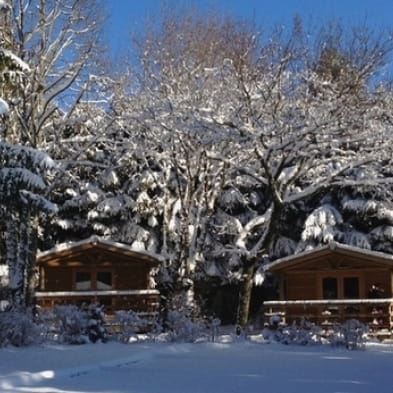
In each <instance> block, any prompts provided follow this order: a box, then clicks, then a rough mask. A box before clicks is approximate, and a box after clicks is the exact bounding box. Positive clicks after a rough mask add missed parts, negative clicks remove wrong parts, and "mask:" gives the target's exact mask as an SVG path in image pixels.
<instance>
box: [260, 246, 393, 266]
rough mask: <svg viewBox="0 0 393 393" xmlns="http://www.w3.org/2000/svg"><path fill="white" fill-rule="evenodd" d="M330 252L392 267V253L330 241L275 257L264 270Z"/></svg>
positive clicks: (312, 258) (307, 259)
mask: <svg viewBox="0 0 393 393" xmlns="http://www.w3.org/2000/svg"><path fill="white" fill-rule="evenodd" d="M332 254H336V255H341V256H347V257H352V258H353V257H355V258H358V259H361V260H362V261H363V262H367V263H373V264H378V265H383V266H390V267H393V255H391V254H386V253H383V252H379V251H372V250H366V249H363V248H359V247H354V246H349V245H346V244H340V243H336V242H331V243H329V244H328V245H326V246H321V247H317V248H314V249H312V250H307V251H303V252H301V253H299V254H295V255H290V256H287V257H284V258H280V259H277V260H275V261H273V262H271V263H268V264H266V265H265V266H264V270H265V271H270V272H278V271H283V270H285V269H287V268H292V267H294V266H296V265H298V264H301V263H304V262H312V261H313V260H315V259H318V258H321V257H327V256H329V255H332Z"/></svg>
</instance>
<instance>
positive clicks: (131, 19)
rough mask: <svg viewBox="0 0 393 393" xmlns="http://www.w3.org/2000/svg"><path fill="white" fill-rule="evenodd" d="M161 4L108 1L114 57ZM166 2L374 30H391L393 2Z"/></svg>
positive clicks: (271, 20)
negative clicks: (359, 25)
mask: <svg viewBox="0 0 393 393" xmlns="http://www.w3.org/2000/svg"><path fill="white" fill-rule="evenodd" d="M161 3H162V1H161V0H109V1H108V12H109V14H110V19H109V21H108V25H107V34H108V36H109V37H110V43H111V46H112V50H113V52H114V53H115V54H116V52H118V51H119V50H121V49H122V48H125V47H127V44H128V37H129V32H130V31H135V30H140V29H142V28H143V22H144V20H145V19H146V17H147V16H154V15H158V14H159V10H160V6H161ZM169 3H173V4H178V3H180V4H188V3H191V4H197V5H200V6H201V7H202V8H205V7H207V6H209V5H211V4H213V5H214V6H215V8H216V9H218V10H220V9H222V10H224V11H225V12H227V13H229V14H231V15H235V16H240V17H245V18H253V17H254V16H255V20H256V22H257V23H258V24H261V25H262V26H272V25H275V24H277V23H280V24H290V22H291V20H292V18H293V16H294V15H300V16H301V17H302V18H304V20H305V21H306V22H307V21H308V20H310V19H311V18H312V20H313V24H318V23H322V22H324V21H326V20H329V19H340V20H342V22H344V23H346V24H348V25H351V24H356V23H360V22H364V20H365V19H367V23H368V24H369V26H370V27H372V28H374V29H378V28H380V27H384V28H391V29H393V0H199V1H198V0H179V1H174V0H169Z"/></svg>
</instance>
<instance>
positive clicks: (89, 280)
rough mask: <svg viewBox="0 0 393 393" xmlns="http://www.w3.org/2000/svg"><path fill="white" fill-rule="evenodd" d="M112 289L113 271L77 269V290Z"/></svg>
mask: <svg viewBox="0 0 393 393" xmlns="http://www.w3.org/2000/svg"><path fill="white" fill-rule="evenodd" d="M111 289H112V272H109V271H90V272H88V271H77V272H76V273H75V290H77V291H89V290H93V291H108V290H111Z"/></svg>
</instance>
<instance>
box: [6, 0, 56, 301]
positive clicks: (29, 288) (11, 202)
mask: <svg viewBox="0 0 393 393" xmlns="http://www.w3.org/2000/svg"><path fill="white" fill-rule="evenodd" d="M1 6H2V4H1V3H0V12H5V13H8V12H9V7H5V6H4V5H3V7H1ZM5 38H6V37H4V36H2V41H1V45H2V46H0V92H1V94H2V95H3V96H6V97H7V98H8V100H12V97H13V94H15V93H18V92H19V88H20V86H21V85H22V84H23V83H25V80H26V79H27V78H28V74H29V72H30V68H29V66H28V65H27V64H26V63H25V62H23V61H22V60H21V59H20V58H19V57H18V56H16V55H15V54H14V53H13V52H12V51H10V50H9V49H7V48H6V47H5V46H6V45H7V44H8V41H7V39H5ZM13 109H14V108H13V107H11V109H10V106H9V104H8V103H7V101H5V100H4V99H3V98H1V97H0V122H1V127H2V130H3V135H2V136H4V135H6V134H7V132H8V128H9V127H11V124H12V123H11V121H10V117H11V116H12V111H13ZM54 167H55V165H54V163H53V161H52V160H51V159H50V158H49V156H48V155H47V154H45V153H43V152H40V151H38V150H35V149H33V148H30V147H23V146H20V145H15V144H9V143H7V142H4V141H2V140H0V231H1V242H0V256H1V258H0V260H1V263H3V264H6V265H7V266H8V277H7V283H6V288H5V289H4V288H3V291H2V292H4V293H3V294H2V297H5V298H6V299H7V301H8V303H9V305H10V306H11V307H14V308H17V309H19V308H24V307H26V306H27V305H30V304H31V303H32V300H33V291H34V286H35V284H36V283H35V282H34V267H35V253H36V249H37V244H36V242H37V230H38V220H39V215H40V214H42V213H51V212H53V211H55V207H54V205H53V204H51V203H50V202H49V201H48V200H47V199H46V198H45V197H44V195H45V192H46V190H47V183H46V182H45V177H46V175H47V174H48V172H49V171H50V170H51V169H54Z"/></svg>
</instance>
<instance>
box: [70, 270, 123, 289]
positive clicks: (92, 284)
mask: <svg viewBox="0 0 393 393" xmlns="http://www.w3.org/2000/svg"><path fill="white" fill-rule="evenodd" d="M78 273H88V274H90V289H77V287H76V286H77V281H76V278H77V275H78ZM98 273H110V274H111V289H99V288H98V287H97V276H98ZM114 278H115V275H114V272H113V269H111V268H83V267H79V268H77V269H74V271H73V277H72V287H73V290H74V291H76V292H82V293H83V292H87V291H112V290H114V288H115V283H114Z"/></svg>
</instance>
